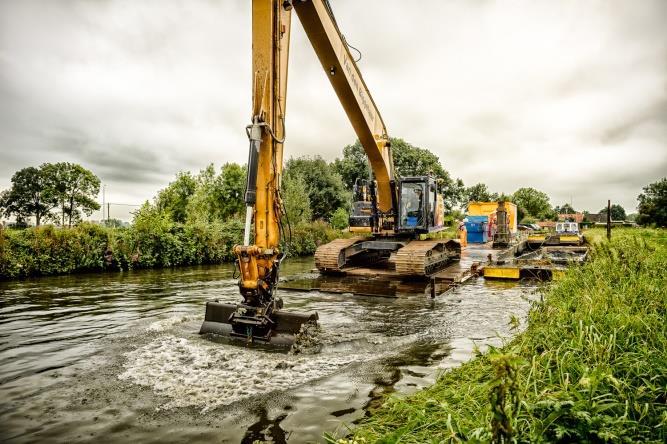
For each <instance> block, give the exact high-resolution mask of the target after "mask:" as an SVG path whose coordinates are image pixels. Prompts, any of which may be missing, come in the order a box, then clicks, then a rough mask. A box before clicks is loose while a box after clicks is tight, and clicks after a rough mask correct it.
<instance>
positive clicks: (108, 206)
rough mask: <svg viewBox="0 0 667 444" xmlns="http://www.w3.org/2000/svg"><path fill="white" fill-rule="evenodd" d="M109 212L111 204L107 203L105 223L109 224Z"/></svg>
mask: <svg viewBox="0 0 667 444" xmlns="http://www.w3.org/2000/svg"><path fill="white" fill-rule="evenodd" d="M110 212H111V204H110V203H107V225H109V222H110V221H111V216H110V215H109V213H110Z"/></svg>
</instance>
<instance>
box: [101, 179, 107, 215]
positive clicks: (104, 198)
mask: <svg viewBox="0 0 667 444" xmlns="http://www.w3.org/2000/svg"><path fill="white" fill-rule="evenodd" d="M106 194H107V186H106V185H102V220H103V221H104V207H105V200H106Z"/></svg>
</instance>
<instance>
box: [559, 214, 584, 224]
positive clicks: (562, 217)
mask: <svg viewBox="0 0 667 444" xmlns="http://www.w3.org/2000/svg"><path fill="white" fill-rule="evenodd" d="M558 220H559V221H572V222H577V223H579V224H580V223H581V222H583V220H584V213H567V214H559V215H558Z"/></svg>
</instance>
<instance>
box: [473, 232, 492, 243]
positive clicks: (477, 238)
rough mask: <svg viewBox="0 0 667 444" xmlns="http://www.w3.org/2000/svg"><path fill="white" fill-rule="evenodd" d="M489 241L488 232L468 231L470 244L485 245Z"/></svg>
mask: <svg viewBox="0 0 667 444" xmlns="http://www.w3.org/2000/svg"><path fill="white" fill-rule="evenodd" d="M487 240H488V236H487V231H486V230H484V231H468V242H469V243H471V244H484V243H486V242H487Z"/></svg>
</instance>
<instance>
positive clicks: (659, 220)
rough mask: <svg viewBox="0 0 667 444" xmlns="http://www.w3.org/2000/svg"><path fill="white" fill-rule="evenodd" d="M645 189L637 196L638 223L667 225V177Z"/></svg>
mask: <svg viewBox="0 0 667 444" xmlns="http://www.w3.org/2000/svg"><path fill="white" fill-rule="evenodd" d="M643 191H644V192H643V193H641V194H640V195H639V196H638V197H637V199H638V200H639V206H638V207H637V209H638V210H639V215H638V216H637V223H638V224H642V225H647V224H655V225H657V226H659V227H665V226H667V177H663V178H662V179H660V180H659V181H657V182H654V183H652V184H649V185H647V186H645V187H644V188H643ZM613 214H614V213H612V215H613Z"/></svg>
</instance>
